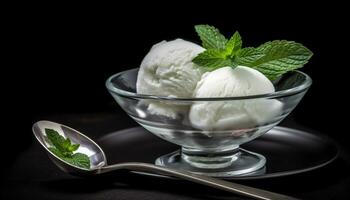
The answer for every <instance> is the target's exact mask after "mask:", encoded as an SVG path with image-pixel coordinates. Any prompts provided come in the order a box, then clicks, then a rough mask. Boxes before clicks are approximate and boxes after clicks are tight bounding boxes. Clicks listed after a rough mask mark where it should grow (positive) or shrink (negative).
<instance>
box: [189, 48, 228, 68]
mask: <svg viewBox="0 0 350 200" xmlns="http://www.w3.org/2000/svg"><path fill="white" fill-rule="evenodd" d="M192 62H194V63H195V64H197V65H199V66H201V67H206V68H207V69H208V70H209V71H212V70H215V69H217V68H220V67H225V66H232V61H231V60H230V59H229V58H227V55H226V52H225V51H223V50H217V49H208V50H206V51H204V52H202V53H200V54H198V56H197V57H195V58H194V59H193V60H192Z"/></svg>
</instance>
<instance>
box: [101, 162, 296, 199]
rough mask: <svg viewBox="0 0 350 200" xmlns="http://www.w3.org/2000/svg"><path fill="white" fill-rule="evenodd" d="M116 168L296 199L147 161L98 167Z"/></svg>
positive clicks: (247, 193)
mask: <svg viewBox="0 0 350 200" xmlns="http://www.w3.org/2000/svg"><path fill="white" fill-rule="evenodd" d="M117 169H127V170H130V171H138V172H147V173H152V174H160V175H166V176H171V177H175V178H180V179H184V180H188V181H191V182H195V183H199V184H202V185H206V186H210V187H213V188H217V189H220V190H224V191H227V192H232V193H235V194H240V195H243V196H247V197H251V198H254V199H264V200H270V199H271V200H275V199H283V200H292V199H294V200H295V199H296V198H293V197H289V196H285V195H282V194H277V193H274V192H269V191H266V190H261V189H257V188H253V187H249V186H245V185H241V184H237V183H233V182H228V181H224V180H220V179H216V178H211V177H207V176H201V175H197V174H193V173H189V172H184V171H179V170H174V169H169V168H165V167H161V166H157V165H153V164H148V163H136V162H135V163H132V162H130V163H121V164H115V165H109V166H105V167H102V168H101V169H100V173H107V172H110V171H114V170H117Z"/></svg>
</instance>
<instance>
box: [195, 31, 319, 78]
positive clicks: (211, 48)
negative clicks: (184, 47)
mask: <svg viewBox="0 0 350 200" xmlns="http://www.w3.org/2000/svg"><path fill="white" fill-rule="evenodd" d="M195 30H196V32H197V33H198V35H199V37H200V39H201V40H202V46H203V47H204V48H206V50H205V51H204V52H202V53H200V54H198V55H197V57H195V58H194V59H193V60H192V61H193V62H194V63H196V64H197V65H199V66H201V67H205V68H207V69H208V70H209V71H212V70H215V69H218V68H221V67H226V66H231V67H233V68H234V67H236V66H238V65H243V66H247V67H251V68H254V69H256V70H258V71H260V72H261V73H263V74H264V75H265V76H266V77H268V78H269V79H270V80H275V79H276V78H278V77H279V76H281V75H283V74H284V73H287V72H289V71H292V70H295V69H298V68H301V67H303V65H305V64H306V63H307V62H308V61H309V59H310V58H311V57H312V55H313V53H312V52H311V51H310V50H309V49H307V48H306V47H304V46H303V45H302V44H300V43H296V42H294V41H286V40H274V41H271V42H266V43H265V44H262V45H260V46H259V47H256V48H254V47H246V48H242V39H241V36H240V35H239V33H238V32H237V31H236V32H235V33H234V34H233V36H232V37H231V38H230V39H229V40H227V39H226V38H225V37H224V36H223V35H222V34H221V33H220V32H219V30H218V29H216V28H215V27H213V26H209V25H197V26H195Z"/></svg>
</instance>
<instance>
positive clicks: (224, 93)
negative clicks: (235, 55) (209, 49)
mask: <svg viewBox="0 0 350 200" xmlns="http://www.w3.org/2000/svg"><path fill="white" fill-rule="evenodd" d="M274 91H275V88H274V86H273V84H272V83H271V81H270V80H269V79H268V78H266V76H264V75H263V74H261V73H260V72H259V71H257V70H255V69H252V68H249V67H244V66H238V67H236V68H235V69H233V68H232V67H223V68H219V69H217V70H215V71H212V72H207V73H205V74H204V75H203V77H202V79H201V80H200V81H199V82H198V84H197V86H196V89H195V91H194V97H237V96H249V95H258V94H266V93H271V92H274ZM281 108H282V103H281V102H280V101H278V100H274V99H251V100H235V101H215V102H210V101H205V102H198V103H195V104H193V105H192V107H191V109H190V113H189V119H190V122H191V124H192V125H193V127H195V128H198V129H202V130H227V129H230V128H232V129H237V128H247V127H254V126H257V125H261V124H264V123H266V122H267V121H269V120H270V119H271V118H273V117H275V116H276V115H278V113H279V111H280V109H281Z"/></svg>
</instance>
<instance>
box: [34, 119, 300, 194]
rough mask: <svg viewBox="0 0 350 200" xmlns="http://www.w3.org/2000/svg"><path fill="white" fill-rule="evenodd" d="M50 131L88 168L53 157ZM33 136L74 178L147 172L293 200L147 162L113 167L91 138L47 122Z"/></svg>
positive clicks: (37, 125)
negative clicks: (82, 157) (86, 161)
mask: <svg viewBox="0 0 350 200" xmlns="http://www.w3.org/2000/svg"><path fill="white" fill-rule="evenodd" d="M46 128H50V129H54V130H56V131H58V132H59V133H60V134H61V135H63V136H65V137H67V138H69V139H70V140H71V141H72V142H73V143H77V144H80V147H79V149H78V152H81V153H84V154H87V155H88V156H89V158H90V164H91V167H90V169H83V168H80V167H77V166H75V165H71V164H69V163H67V162H66V161H64V160H62V159H61V158H59V157H57V156H56V155H55V154H53V153H52V152H51V151H50V150H49V149H48V147H49V146H50V145H49V143H48V142H47V140H46V134H44V132H45V129H46ZM33 133H34V135H35V137H36V139H37V140H38V141H39V142H40V144H41V145H42V146H43V147H44V149H45V150H46V151H47V153H48V155H49V157H50V159H51V160H52V161H54V163H55V164H56V165H57V166H58V167H59V168H60V169H61V170H63V171H65V172H67V173H69V174H73V175H77V176H87V175H99V174H105V173H109V172H112V171H115V170H130V171H138V172H146V173H152V174H160V175H165V176H170V177H175V178H180V179H184V180H188V181H191V182H195V183H199V184H202V185H207V186H210V187H213V188H217V189H220V190H224V191H228V192H232V193H235V194H239V195H243V196H247V197H252V198H255V199H265V200H267V199H286V200H288V199H295V198H293V197H289V196H285V195H281V194H277V193H273V192H269V191H266V190H261V189H257V188H253V187H248V186H244V185H241V184H237V183H232V182H228V181H224V180H219V179H216V178H211V177H207V176H200V175H197V174H193V173H189V172H185V171H180V170H175V169H169V168H165V167H161V166H157V165H153V164H149V163H140V162H125V163H118V164H113V165H107V159H106V156H105V154H104V152H103V151H102V149H101V148H100V147H99V146H98V145H97V144H96V143H95V142H94V141H92V140H91V139H90V138H88V137H87V136H85V135H83V134H82V133H80V132H79V131H76V130H74V129H72V128H69V127H68V126H64V125H62V124H58V123H55V122H50V121H39V122H37V123H35V124H34V125H33Z"/></svg>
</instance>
